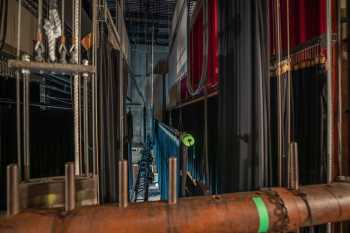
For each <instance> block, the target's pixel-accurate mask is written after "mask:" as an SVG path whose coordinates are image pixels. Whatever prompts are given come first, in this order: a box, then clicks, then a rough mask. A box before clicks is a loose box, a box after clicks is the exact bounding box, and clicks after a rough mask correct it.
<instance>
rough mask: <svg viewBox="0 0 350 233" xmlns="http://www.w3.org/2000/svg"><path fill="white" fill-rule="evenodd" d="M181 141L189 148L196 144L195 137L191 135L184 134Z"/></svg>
mask: <svg viewBox="0 0 350 233" xmlns="http://www.w3.org/2000/svg"><path fill="white" fill-rule="evenodd" d="M181 141H182V143H183V144H184V145H185V146H187V147H190V146H193V145H194V143H195V142H196V141H195V139H194V137H193V136H192V135H191V134H189V133H185V134H183V135H182V136H181Z"/></svg>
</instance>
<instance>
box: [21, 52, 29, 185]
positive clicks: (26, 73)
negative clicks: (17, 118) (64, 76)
mask: <svg viewBox="0 0 350 233" xmlns="http://www.w3.org/2000/svg"><path fill="white" fill-rule="evenodd" d="M22 60H23V61H26V62H30V57H29V55H26V54H25V55H23V56H22ZM22 75H23V137H24V139H23V147H24V178H25V180H29V179H30V103H29V102H30V71H29V70H24V69H23V70H22Z"/></svg>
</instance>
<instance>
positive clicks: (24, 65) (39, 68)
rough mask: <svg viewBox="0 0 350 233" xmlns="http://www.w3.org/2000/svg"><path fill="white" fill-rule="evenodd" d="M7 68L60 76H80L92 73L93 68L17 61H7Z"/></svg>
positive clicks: (89, 66)
mask: <svg viewBox="0 0 350 233" xmlns="http://www.w3.org/2000/svg"><path fill="white" fill-rule="evenodd" d="M8 67H9V68H11V69H26V70H29V71H34V72H46V73H52V72H56V73H61V74H63V73H64V74H80V73H94V72H95V68H94V67H93V66H91V65H88V66H85V65H79V64H61V63H42V62H33V61H32V62H26V61H19V60H9V61H8Z"/></svg>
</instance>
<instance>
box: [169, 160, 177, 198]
mask: <svg viewBox="0 0 350 233" xmlns="http://www.w3.org/2000/svg"><path fill="white" fill-rule="evenodd" d="M176 203H177V159H176V158H175V157H170V158H169V183H168V204H169V205H174V204H176Z"/></svg>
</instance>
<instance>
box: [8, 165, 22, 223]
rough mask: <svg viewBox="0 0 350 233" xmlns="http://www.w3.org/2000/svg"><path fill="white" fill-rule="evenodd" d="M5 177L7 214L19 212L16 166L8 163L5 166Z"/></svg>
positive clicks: (11, 214)
mask: <svg viewBox="0 0 350 233" xmlns="http://www.w3.org/2000/svg"><path fill="white" fill-rule="evenodd" d="M6 173H7V174H6V176H7V177H6V178H7V216H13V215H15V214H18V213H19V210H20V206H19V178H18V167H17V165H16V164H10V165H8V166H7V168H6Z"/></svg>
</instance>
